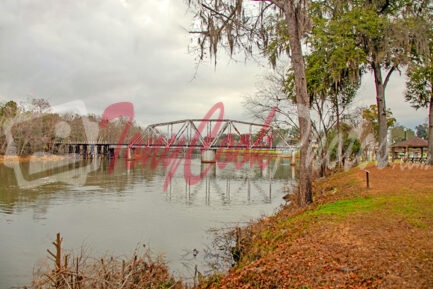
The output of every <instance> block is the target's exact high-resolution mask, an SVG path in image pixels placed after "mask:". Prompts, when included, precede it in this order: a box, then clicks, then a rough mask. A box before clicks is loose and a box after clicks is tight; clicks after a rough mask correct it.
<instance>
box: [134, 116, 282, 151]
mask: <svg viewBox="0 0 433 289" xmlns="http://www.w3.org/2000/svg"><path fill="white" fill-rule="evenodd" d="M273 133H274V129H273V128H272V126H270V125H266V124H256V123H251V122H245V121H236V120H230V119H189V120H179V121H173V122H164V123H157V124H152V125H149V126H147V127H146V129H145V130H144V133H143V134H142V135H141V136H140V137H137V138H136V139H134V140H131V142H130V144H129V145H130V146H146V147H197V148H206V149H217V148H243V149H271V148H273V139H274V135H273ZM283 139H284V138H283ZM287 146H288V144H287Z"/></svg>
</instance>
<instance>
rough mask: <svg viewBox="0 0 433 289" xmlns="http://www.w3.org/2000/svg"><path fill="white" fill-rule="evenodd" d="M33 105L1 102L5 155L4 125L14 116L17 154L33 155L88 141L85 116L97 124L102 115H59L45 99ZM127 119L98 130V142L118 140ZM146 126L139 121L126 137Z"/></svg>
mask: <svg viewBox="0 0 433 289" xmlns="http://www.w3.org/2000/svg"><path fill="white" fill-rule="evenodd" d="M31 103H32V105H33V106H32V107H31V108H30V109H29V110H25V109H24V108H22V107H20V106H19V105H18V104H17V103H16V102H15V101H8V102H7V103H5V104H4V105H0V121H1V125H2V134H1V135H0V144H1V145H0V153H1V154H4V153H5V152H6V148H7V140H6V136H5V134H4V133H5V132H4V131H3V124H4V123H5V122H6V121H7V120H10V119H14V118H15V121H14V122H13V125H12V127H11V136H12V138H13V141H14V144H15V147H16V153H17V154H19V155H30V154H33V153H35V152H50V153H52V152H53V150H54V144H55V143H56V142H87V141H88V140H87V135H86V130H85V127H84V124H83V118H84V117H85V118H87V120H88V121H90V122H91V123H94V125H95V126H96V127H97V126H98V125H99V123H100V121H101V117H100V116H97V115H94V114H93V115H84V116H82V115H78V114H76V113H64V114H58V113H54V112H50V107H51V106H50V104H49V102H48V101H47V100H45V99H42V98H41V99H34V100H32V102H31ZM125 124H126V120H125V119H122V118H120V119H116V120H113V121H111V122H109V123H108V124H107V128H106V129H101V130H100V131H99V132H96V133H98V141H100V142H109V143H117V142H118V141H119V139H120V136H121V135H122V133H123V130H124V128H125ZM142 132H143V129H142V128H141V127H140V126H139V125H138V124H137V123H135V122H133V123H132V125H131V127H130V128H129V130H128V133H127V135H126V139H127V140H129V139H131V138H132V137H133V136H134V135H136V134H137V133H142Z"/></svg>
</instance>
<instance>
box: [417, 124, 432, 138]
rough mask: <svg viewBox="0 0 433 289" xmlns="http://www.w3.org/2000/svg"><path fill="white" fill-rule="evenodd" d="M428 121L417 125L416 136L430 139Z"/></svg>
mask: <svg viewBox="0 0 433 289" xmlns="http://www.w3.org/2000/svg"><path fill="white" fill-rule="evenodd" d="M428 129H429V127H428V123H423V124H419V125H417V126H416V127H415V130H416V136H417V137H419V138H423V139H428Z"/></svg>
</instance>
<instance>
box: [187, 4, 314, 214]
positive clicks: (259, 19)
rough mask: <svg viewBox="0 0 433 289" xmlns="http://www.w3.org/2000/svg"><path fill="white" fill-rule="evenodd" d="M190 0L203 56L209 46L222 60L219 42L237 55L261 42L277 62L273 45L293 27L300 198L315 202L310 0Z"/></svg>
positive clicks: (290, 43)
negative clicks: (305, 43)
mask: <svg viewBox="0 0 433 289" xmlns="http://www.w3.org/2000/svg"><path fill="white" fill-rule="evenodd" d="M188 2H189V5H190V6H191V7H193V9H194V11H195V19H196V23H197V24H198V26H199V27H198V30H195V31H192V33H194V34H197V35H199V36H198V39H197V43H198V47H199V56H200V59H203V57H204V55H205V53H206V51H209V53H210V55H211V56H212V57H214V58H215V63H216V56H217V52H218V48H219V47H222V48H226V49H227V51H228V53H229V54H230V55H233V53H234V50H235V48H236V49H239V50H243V51H244V52H245V53H246V54H247V55H251V54H252V53H253V45H255V47H256V48H258V49H259V50H261V51H262V53H268V55H269V59H270V61H271V63H273V64H275V63H276V60H277V58H278V56H279V52H281V51H276V50H273V49H272V45H271V44H275V43H276V42H275V41H277V42H278V40H279V39H278V36H280V35H281V33H279V30H280V29H286V30H287V33H286V34H285V35H287V36H288V39H283V42H284V43H285V47H286V49H285V51H287V52H290V53H289V54H290V60H291V65H292V67H293V71H294V82H295V90H296V105H297V113H298V123H299V129H300V134H301V144H300V173H299V175H300V177H299V189H298V196H297V197H298V198H297V199H298V200H297V201H298V205H299V206H306V205H307V204H309V203H311V202H312V201H313V198H312V166H311V162H310V161H309V158H310V154H311V148H312V146H311V141H312V133H311V117H310V98H309V96H308V93H307V81H306V76H305V66H304V57H303V53H302V46H301V41H302V39H303V38H304V37H305V34H306V32H307V31H308V30H309V28H310V21H309V18H308V15H307V9H308V6H309V4H310V1H307V0H270V1H264V0H263V1H255V2H259V3H248V4H247V3H244V2H247V1H243V0H189V1H188ZM245 4H246V5H245ZM244 5H245V6H244ZM246 6H248V7H246ZM255 13H256V14H255ZM287 44H288V45H287ZM269 51H271V53H269Z"/></svg>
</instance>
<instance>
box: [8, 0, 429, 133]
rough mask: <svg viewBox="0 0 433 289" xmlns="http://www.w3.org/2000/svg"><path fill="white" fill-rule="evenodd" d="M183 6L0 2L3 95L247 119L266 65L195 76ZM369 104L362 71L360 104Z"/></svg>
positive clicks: (168, 2)
mask: <svg viewBox="0 0 433 289" xmlns="http://www.w3.org/2000/svg"><path fill="white" fill-rule="evenodd" d="M184 2H185V1H183V0H159V1H155V0H152V1H151V0H92V1H90V0H89V1H79V0H77V1H54V0H52V1H50V0H27V1H25V0H23V1H20V0H3V1H0V101H3V102H4V101H7V100H10V99H12V100H15V101H20V102H23V101H24V102H25V101H28V102H29V101H31V99H32V98H45V99H47V100H49V102H50V103H51V104H52V105H58V104H63V103H65V102H69V101H73V100H82V101H84V102H85V104H86V107H87V110H88V111H89V112H91V113H97V114H101V113H102V111H103V110H104V109H105V108H106V107H107V106H108V105H109V104H112V103H115V102H120V101H130V102H132V103H133V104H134V107H135V111H136V119H137V120H138V121H140V123H142V124H143V125H147V124H151V123H158V122H165V121H172V120H179V119H187V118H201V117H203V116H204V115H205V113H206V112H207V111H208V110H209V109H210V108H211V107H212V106H213V105H214V104H215V103H217V102H220V101H222V102H223V103H224V106H225V113H224V117H225V118H231V119H237V120H246V119H247V117H248V114H247V112H246V111H245V109H244V108H243V106H242V101H243V98H242V97H243V96H245V95H251V94H253V93H254V92H255V91H256V90H257V86H258V85H260V82H259V79H260V77H261V75H263V74H264V73H265V72H267V71H268V70H269V67H267V66H266V65H257V64H256V63H252V62H249V63H248V64H244V62H243V61H240V62H236V61H228V60H227V58H223V57H221V59H220V61H219V63H218V65H217V67H216V69H215V68H214V66H213V64H212V63H203V64H201V65H200V67H199V69H198V71H197V74H196V73H195V72H196V60H195V56H194V55H193V54H192V53H189V52H188V45H189V43H190V36H189V35H188V33H187V29H188V28H189V27H190V25H191V23H192V20H191V18H190V15H189V14H188V12H187V7H186V5H185V3H184ZM239 59H240V60H243V57H242V56H239ZM403 91H404V78H403V77H398V75H397V74H396V75H395V76H394V77H393V78H392V80H391V82H390V84H389V87H388V89H387V101H388V103H387V104H388V107H390V108H391V110H392V111H393V113H394V116H395V117H396V118H397V120H398V121H399V122H400V123H402V124H404V125H406V126H409V127H414V126H415V125H417V124H419V123H422V122H425V120H426V117H427V113H426V111H419V112H416V111H415V110H413V109H412V108H411V107H410V105H408V104H407V103H405V102H404V101H403V96H402V94H403ZM373 103H375V90H374V86H373V79H372V78H371V77H369V76H366V79H365V81H364V82H363V85H362V87H361V90H360V92H359V98H358V102H357V104H359V105H369V104H373Z"/></svg>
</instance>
